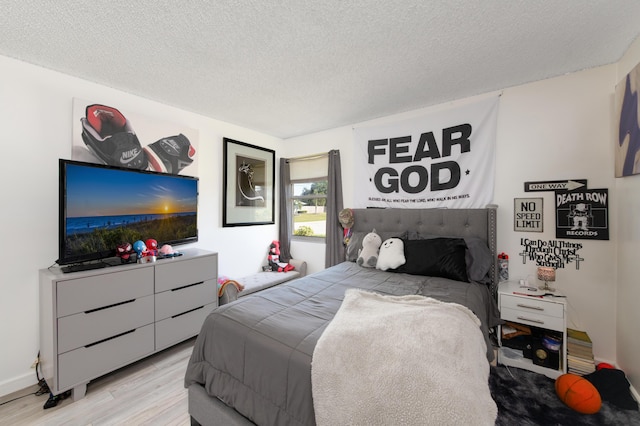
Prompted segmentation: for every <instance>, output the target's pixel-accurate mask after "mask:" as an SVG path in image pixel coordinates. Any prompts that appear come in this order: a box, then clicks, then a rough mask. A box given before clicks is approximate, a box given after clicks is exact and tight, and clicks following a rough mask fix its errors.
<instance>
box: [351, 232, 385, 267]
mask: <svg viewBox="0 0 640 426" xmlns="http://www.w3.org/2000/svg"><path fill="white" fill-rule="evenodd" d="M381 244H382V238H380V235H378V234H376V230H375V229H374V230H373V231H372V232H369V233H368V234H367V235H365V236H364V238H363V239H362V250H360V254H358V259H357V260H356V263H357V264H358V265H360V266H364V267H365V268H375V267H376V264H377V263H378V251H379V250H380V245H381Z"/></svg>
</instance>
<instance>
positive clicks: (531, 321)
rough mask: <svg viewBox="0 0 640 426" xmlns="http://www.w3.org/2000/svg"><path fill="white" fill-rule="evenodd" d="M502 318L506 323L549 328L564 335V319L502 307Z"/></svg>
mask: <svg viewBox="0 0 640 426" xmlns="http://www.w3.org/2000/svg"><path fill="white" fill-rule="evenodd" d="M500 317H501V318H502V319H503V320H506V321H513V322H517V323H520V324H527V325H532V326H534V327H540V328H548V329H550V330H556V331H561V332H563V333H564V318H562V317H561V318H558V317H552V316H549V315H541V314H539V313H536V312H535V311H525V310H523V309H521V308H520V309H511V308H505V307H502V309H501V310H500Z"/></svg>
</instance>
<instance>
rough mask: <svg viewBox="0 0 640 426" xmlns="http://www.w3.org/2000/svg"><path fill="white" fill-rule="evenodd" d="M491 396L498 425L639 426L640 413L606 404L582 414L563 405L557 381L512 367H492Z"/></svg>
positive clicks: (490, 379)
mask: <svg viewBox="0 0 640 426" xmlns="http://www.w3.org/2000/svg"><path fill="white" fill-rule="evenodd" d="M489 387H490V389H491V395H492V396H493V399H494V400H495V402H496V405H497V406H498V419H497V421H496V425H499V426H512V425H519V426H525V425H527V426H529V425H563V426H564V425H598V426H600V425H640V411H638V410H623V409H620V408H618V407H616V405H614V404H612V403H610V402H607V401H603V402H602V408H601V409H600V411H599V412H598V413H596V414H580V413H578V412H576V411H574V410H572V409H571V408H569V407H567V406H566V405H564V403H563V402H562V401H560V399H559V398H558V396H557V395H556V391H555V380H553V379H550V378H548V377H546V376H544V375H542V374H537V373H533V372H530V371H527V370H522V369H520V368H513V367H509V368H507V367H504V366H498V367H491V375H490V376H489Z"/></svg>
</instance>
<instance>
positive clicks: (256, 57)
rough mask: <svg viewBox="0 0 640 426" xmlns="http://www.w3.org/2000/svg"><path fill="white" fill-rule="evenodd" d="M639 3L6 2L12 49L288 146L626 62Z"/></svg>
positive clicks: (1, 48) (1, 2)
mask: <svg viewBox="0 0 640 426" xmlns="http://www.w3.org/2000/svg"><path fill="white" fill-rule="evenodd" d="M638 22H640V2H639V1H637V0H590V1H584V0H563V1H558V0H494V1H480V0H440V1H433V0H423V1H409V0H375V1H368V0H350V1H346V0H320V1H316V0H290V1H286V0H280V1H278V0H246V1H240V0H236V1H232V0H219V1H210V2H209V1H204V0H199V1H196V0H191V1H187V0H182V1H170V0H137V1H132V0H111V1H103V0H93V1H79V0H76V1H53V0H51V1H45V0H16V1H5V0H0V54H2V55H5V56H9V57H13V58H18V59H20V60H23V61H26V62H29V63H33V64H37V65H40V66H43V67H46V68H50V69H53V70H57V71H61V72H63V73H66V74H70V75H73V76H77V77H80V78H83V79H86V80H89V81H93V82H97V83H100V84H102V85H105V86H109V87H113V88H117V89H120V90H123V91H125V92H129V93H132V94H135V95H139V96H142V97H145V98H148V99H152V100H155V101H159V102H162V103H165V104H168V105H172V106H176V107H179V108H181V109H185V110H188V111H193V112H196V113H199V114H202V115H205V116H208V117H212V118H215V119H218V120H223V121H227V122H230V123H235V124H238V125H241V126H244V127H247V128H251V129H255V130H258V131H262V132H265V133H267V134H270V135H274V136H277V137H280V138H289V137H293V136H298V135H304V134H308V133H312V132H316V131H319V130H324V129H329V128H334V127H338V126H342V125H348V124H352V123H358V122H361V121H365V120H369V119H373V118H377V117H381V116H385V115H390V114H394V113H398V112H403V111H408V110H412V109H416V108H421V107H425V106H429V105H435V104H439V103H443V102H446V101H450V100H454V99H460V98H464V97H468V96H473V95H476V94H481V93H486V92H490V91H494V90H499V89H503V88H507V87H511V86H514V85H519V84H523V83H527V82H531V81H536V80H541V79H545V78H549V77H554V76H558V75H562V74H566V73H570V72H575V71H579V70H582V69H586V68H591V67H594V66H599V65H605V64H610V63H613V62H616V61H618V60H619V59H620V58H621V56H622V54H623V53H624V52H625V51H626V50H627V48H628V47H629V46H630V44H631V43H632V41H633V40H634V39H635V38H636V37H637V36H638V34H639V33H640V24H638Z"/></svg>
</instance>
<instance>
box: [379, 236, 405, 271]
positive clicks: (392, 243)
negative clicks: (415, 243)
mask: <svg viewBox="0 0 640 426" xmlns="http://www.w3.org/2000/svg"><path fill="white" fill-rule="evenodd" d="M405 262H406V259H405V257H404V243H403V242H402V240H401V239H400V238H389V239H388V240H385V241H384V243H382V246H380V254H379V255H378V263H377V264H376V268H377V269H380V270H381V271H386V270H387V269H396V268H397V267H398V266H400V265H404V263H405Z"/></svg>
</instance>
